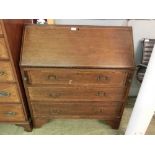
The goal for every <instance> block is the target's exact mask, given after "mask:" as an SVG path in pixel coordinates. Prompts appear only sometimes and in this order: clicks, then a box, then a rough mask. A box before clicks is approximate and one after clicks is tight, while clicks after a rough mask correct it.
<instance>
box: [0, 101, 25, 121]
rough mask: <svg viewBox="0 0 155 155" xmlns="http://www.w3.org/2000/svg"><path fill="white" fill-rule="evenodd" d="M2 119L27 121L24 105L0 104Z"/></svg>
mask: <svg viewBox="0 0 155 155" xmlns="http://www.w3.org/2000/svg"><path fill="white" fill-rule="evenodd" d="M0 121H3V122H4V121H25V116H24V112H23V108H22V105H20V104H0Z"/></svg>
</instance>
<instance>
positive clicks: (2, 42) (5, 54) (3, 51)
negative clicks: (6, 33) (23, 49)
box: [0, 38, 9, 59]
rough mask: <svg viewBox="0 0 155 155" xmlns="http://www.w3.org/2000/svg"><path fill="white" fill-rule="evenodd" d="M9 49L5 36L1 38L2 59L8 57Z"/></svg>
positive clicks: (0, 51) (0, 56)
mask: <svg viewBox="0 0 155 155" xmlns="http://www.w3.org/2000/svg"><path fill="white" fill-rule="evenodd" d="M8 58H9V55H8V50H7V47H6V44H5V41H4V38H0V59H8Z"/></svg>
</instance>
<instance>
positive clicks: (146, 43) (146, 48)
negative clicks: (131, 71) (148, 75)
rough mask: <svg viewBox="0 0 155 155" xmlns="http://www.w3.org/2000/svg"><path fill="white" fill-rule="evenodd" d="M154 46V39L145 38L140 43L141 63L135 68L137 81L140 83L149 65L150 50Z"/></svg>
mask: <svg viewBox="0 0 155 155" xmlns="http://www.w3.org/2000/svg"><path fill="white" fill-rule="evenodd" d="M154 44H155V39H147V38H145V39H144V40H143V41H142V46H143V51H142V61H141V64H139V65H138V66H137V68H138V69H137V74H136V75H137V80H138V81H139V82H140V83H141V82H142V81H143V78H144V75H145V72H146V69H147V65H148V63H149V60H150V57H151V54H152V50H153V47H154Z"/></svg>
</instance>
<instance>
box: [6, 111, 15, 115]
mask: <svg viewBox="0 0 155 155" xmlns="http://www.w3.org/2000/svg"><path fill="white" fill-rule="evenodd" d="M4 114H5V115H7V116H15V115H16V114H17V113H16V112H12V111H7V112H5V113H4Z"/></svg>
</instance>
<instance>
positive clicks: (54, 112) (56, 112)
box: [51, 109, 61, 114]
mask: <svg viewBox="0 0 155 155" xmlns="http://www.w3.org/2000/svg"><path fill="white" fill-rule="evenodd" d="M60 113H61V110H58V109H51V114H60Z"/></svg>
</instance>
